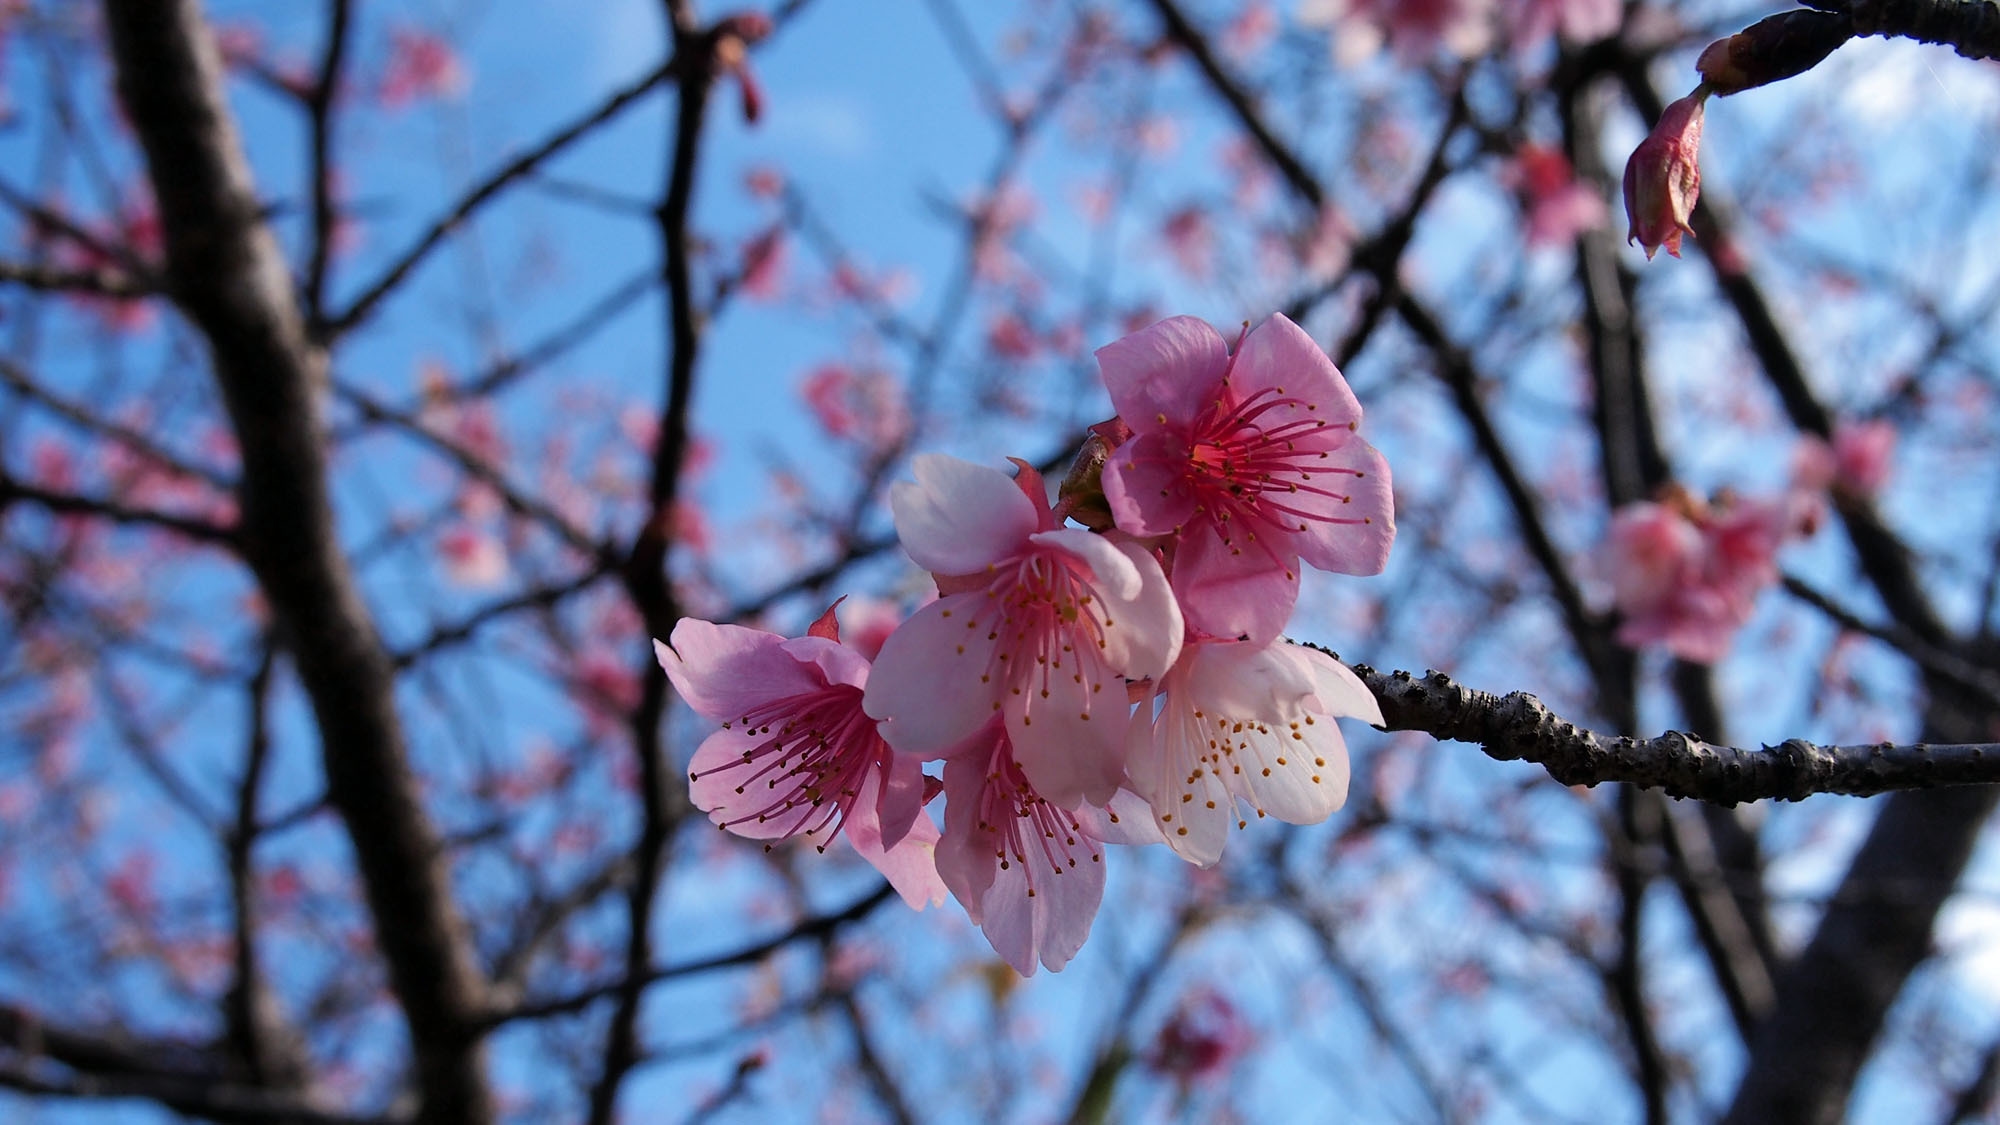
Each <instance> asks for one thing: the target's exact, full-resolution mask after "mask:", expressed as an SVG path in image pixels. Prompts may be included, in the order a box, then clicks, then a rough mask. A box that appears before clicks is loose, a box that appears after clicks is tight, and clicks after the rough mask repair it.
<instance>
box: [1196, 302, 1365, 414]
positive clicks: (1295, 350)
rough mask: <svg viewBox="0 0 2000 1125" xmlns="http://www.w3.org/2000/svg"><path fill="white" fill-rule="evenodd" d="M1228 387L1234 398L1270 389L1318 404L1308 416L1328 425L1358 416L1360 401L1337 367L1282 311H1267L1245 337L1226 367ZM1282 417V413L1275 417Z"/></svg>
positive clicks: (1246, 396) (1245, 396)
mask: <svg viewBox="0 0 2000 1125" xmlns="http://www.w3.org/2000/svg"><path fill="white" fill-rule="evenodd" d="M1229 387H1230V390H1231V391H1233V392H1234V393H1235V395H1236V397H1237V398H1239V399H1243V398H1249V397H1250V396H1251V395H1253V394H1255V393H1256V392H1258V391H1262V390H1272V391H1277V392H1280V393H1282V394H1283V395H1285V396H1287V397H1291V398H1298V399H1303V400H1304V401H1306V402H1310V403H1313V404H1314V405H1316V406H1318V407H1319V409H1318V410H1316V411H1313V416H1314V417H1315V418H1318V419H1320V420H1323V421H1325V422H1327V423H1328V424H1329V429H1332V427H1333V426H1334V425H1336V424H1338V425H1345V424H1347V423H1350V422H1352V423H1359V422H1360V421H1361V403H1360V401H1359V400H1357V399H1356V398H1355V397H1354V391H1353V390H1352V389H1351V388H1350V387H1348V385H1347V380H1346V379H1345V378H1343V377H1342V376H1341V374H1340V369H1339V368H1337V367H1335V366H1334V365H1333V360H1331V359H1329V358H1327V354H1326V353H1325V352H1323V351H1321V350H1320V346H1319V345H1318V344H1316V343H1314V342H1313V338H1312V337H1311V336H1308V335H1306V330H1305V329H1303V328H1300V327H1299V326H1298V325H1296V324H1294V323H1292V321H1291V320H1290V318H1288V317H1286V316H1285V314H1283V313H1273V314H1271V316H1270V317H1269V318H1267V319H1266V320H1265V321H1264V323H1262V324H1260V325H1258V326H1257V327H1256V328H1254V329H1252V330H1251V332H1250V335H1249V336H1248V337H1247V338H1246V339H1244V341H1243V346H1242V347H1241V348H1240V349H1238V350H1237V353H1236V364H1235V366H1234V367H1232V368H1230V371H1229ZM1290 409H1292V410H1294V411H1296V410H1298V409H1299V408H1296V407H1293V408H1290ZM1287 420H1289V419H1288V418H1287V417H1286V416H1285V415H1283V414H1279V415H1277V417H1276V419H1275V421H1278V422H1282V421H1287Z"/></svg>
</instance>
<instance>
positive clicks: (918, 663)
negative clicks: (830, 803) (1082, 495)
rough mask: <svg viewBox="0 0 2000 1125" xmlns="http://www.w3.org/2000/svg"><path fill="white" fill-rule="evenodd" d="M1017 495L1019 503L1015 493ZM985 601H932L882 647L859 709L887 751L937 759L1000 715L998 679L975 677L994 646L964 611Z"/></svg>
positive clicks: (976, 596) (979, 596)
mask: <svg viewBox="0 0 2000 1125" xmlns="http://www.w3.org/2000/svg"><path fill="white" fill-rule="evenodd" d="M1002 479H1004V478H1002ZM1010 487H1011V486H1010ZM1014 498H1015V499H1016V500H1019V499H1020V494H1019V493H1015V494H1014ZM985 597H986V595H985V593H983V592H978V593H970V594H954V595H952V596H951V597H948V598H942V599H940V600H938V601H935V602H932V603H931V604H929V605H927V606H925V607H924V608H922V609H920V610H918V611H917V612H916V615H915V616H913V617H911V618H910V619H909V620H908V621H905V622H903V624H902V625H901V626H899V627H897V629H896V631H895V632H893V633H891V634H889V639H888V640H886V641H884V642H883V643H882V653H881V655H879V656H877V657H876V658H875V668H874V671H873V672H871V673H870V674H869V677H868V691H867V694H866V695H864V696H863V697H862V702H861V708H862V710H864V711H866V712H867V713H868V715H869V717H870V718H873V719H877V720H880V721H881V724H882V737H883V739H884V740H885V741H887V742H888V743H889V745H890V746H893V747H895V748H896V749H897V750H899V751H901V752H903V753H908V754H917V755H919V756H923V757H938V756H940V755H942V754H943V753H944V752H945V751H946V750H949V749H951V748H953V747H954V746H956V745H957V744H958V743H960V742H963V741H964V740H965V739H966V738H967V737H968V736H969V735H972V734H974V733H975V732H977V731H978V730H979V729H980V728H981V727H982V726H984V725H986V723H987V722H988V720H990V719H992V717H993V715H994V713H995V712H996V711H998V709H999V699H998V696H999V693H1000V692H1001V691H1002V690H1004V688H1003V686H1002V684H1001V682H1000V678H999V677H997V676H994V677H992V678H990V679H989V680H988V681H986V682H984V683H982V682H981V679H980V678H981V677H982V676H986V675H988V672H987V669H988V667H989V666H991V664H992V663H993V648H994V641H992V640H989V639H988V638H987V633H986V632H985V631H983V630H968V629H967V628H966V627H965V625H964V624H963V623H964V622H965V621H967V620H970V614H969V612H967V611H969V610H970V609H971V608H973V607H974V606H976V605H978V604H979V602H980V601H983V600H984V599H985Z"/></svg>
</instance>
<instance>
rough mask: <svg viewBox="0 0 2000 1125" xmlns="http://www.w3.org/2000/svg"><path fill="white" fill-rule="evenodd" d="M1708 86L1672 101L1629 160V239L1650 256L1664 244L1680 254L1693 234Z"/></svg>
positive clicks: (1627, 181)
mask: <svg viewBox="0 0 2000 1125" xmlns="http://www.w3.org/2000/svg"><path fill="white" fill-rule="evenodd" d="M1707 97H1708V91H1707V89H1705V88H1701V89H1697V90H1696V91H1695V92H1694V93H1692V94H1689V95H1688V96H1687V97H1685V98H1682V99H1681V100H1679V101H1677V102H1675V103H1673V104H1672V105H1670V106H1668V107H1667V108H1666V111H1665V112H1663V113H1661V114H1660V123H1659V124H1657V125H1655V126H1653V132H1652V134H1651V135H1650V136H1648V137H1647V138H1646V139H1645V140H1644V141H1641V142H1640V143H1639V147H1638V148H1636V149H1634V150H1632V158H1631V159H1630V160H1627V161H1626V162H1625V215H1626V218H1627V219H1628V220H1629V221H1630V223H1631V227H1630V231H1629V233H1628V234H1627V236H1626V239H1625V241H1626V242H1628V243H1630V242H1637V243H1639V244H1640V245H1641V246H1644V247H1645V248H1646V258H1647V260H1648V261H1650V260H1652V257H1653V255H1654V254H1655V253H1656V252H1658V251H1659V249H1660V248H1661V247H1663V246H1664V247H1665V248H1666V251H1667V253H1669V254H1672V255H1673V256H1674V257H1676V258H1678V257H1680V256H1681V236H1682V235H1683V234H1693V233H1694V228H1693V227H1691V226H1689V225H1688V217H1689V216H1690V215H1692V214H1694V205H1695V201H1696V199H1698V198H1699V197H1700V195H1701V166H1700V163H1699V161H1700V156H1701V122H1702V103H1703V102H1704V101H1705V100H1706V99H1707Z"/></svg>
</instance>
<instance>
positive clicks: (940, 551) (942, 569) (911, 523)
mask: <svg viewBox="0 0 2000 1125" xmlns="http://www.w3.org/2000/svg"><path fill="white" fill-rule="evenodd" d="M911 470H912V472H913V473H914V474H915V476H916V478H917V479H916V482H915V483H911V482H909V481H897V482H896V483H895V484H894V485H893V486H892V487H891V488H890V489H889V507H890V508H891V509H892V510H893V511H894V512H895V516H896V537H897V538H898V539H900V540H901V541H902V544H903V549H904V550H905V551H907V552H909V555H910V558H912V559H914V560H915V561H916V563H917V565H918V566H921V567H923V568H924V569H925V570H930V571H935V572H937V573H939V574H971V573H973V572H974V571H979V570H984V569H986V568H987V567H988V566H991V565H992V564H994V563H997V562H999V561H1001V560H1003V559H1006V558H1009V557H1011V556H1012V555H1014V554H1016V553H1018V552H1019V551H1020V549H1021V544H1022V542H1023V541H1024V540H1026V539H1027V537H1028V536H1029V535H1032V534H1034V532H1035V531H1036V529H1037V527H1038V525H1039V521H1038V519H1037V518H1036V513H1035V506H1034V504H1033V503H1031V502H1030V501H1029V500H1028V498H1027V497H1026V496H1023V495H1022V494H1021V491H1020V489H1019V488H1018V487H1017V486H1016V485H1015V484H1014V481H1013V478H1011V477H1009V476H1008V475H1007V474H1006V473H1003V472H1001V471H1000V470H998V469H992V468H987V467H986V466H984V465H975V464H973V463H972V462H970V461H961V460H959V459H958V458H956V457H947V456H945V455H943V454H941V453H921V454H918V455H917V457H916V458H915V459H914V460H913V461H912V462H911Z"/></svg>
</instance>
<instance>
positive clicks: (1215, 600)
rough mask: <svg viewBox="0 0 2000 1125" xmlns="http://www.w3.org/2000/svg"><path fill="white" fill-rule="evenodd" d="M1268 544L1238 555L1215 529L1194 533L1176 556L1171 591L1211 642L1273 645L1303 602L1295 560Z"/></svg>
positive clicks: (1204, 527) (1198, 529)
mask: <svg viewBox="0 0 2000 1125" xmlns="http://www.w3.org/2000/svg"><path fill="white" fill-rule="evenodd" d="M1283 550H1284V547H1283V546H1282V545H1277V544H1268V543H1267V545H1266V548H1265V549H1264V550H1262V551H1260V550H1257V549H1255V548H1254V547H1250V548H1244V549H1237V548H1234V547H1231V546H1230V545H1229V544H1226V543H1224V542H1223V541H1222V537H1221V534H1220V533H1219V532H1218V531H1217V530H1216V528H1215V525H1214V524H1212V523H1202V524H1199V525H1197V526H1195V527H1190V528H1189V529H1188V530H1187V533H1186V534H1185V535H1184V536H1182V538H1181V540H1180V546H1179V548H1178V549H1177V550H1176V552H1175V554H1174V577H1173V589H1174V593H1175V595H1176V596H1177V597H1178V598H1179V600H1180V607H1181V612H1182V614H1183V615H1185V617H1186V618H1187V624H1188V626H1189V627H1190V628H1192V629H1194V631H1195V632H1197V633H1201V634H1204V635H1207V636H1210V637H1220V638H1235V637H1248V638H1249V639H1250V640H1252V641H1256V642H1259V643H1262V642H1265V641H1271V640H1275V639H1276V638H1277V637H1278V635H1279V634H1280V633H1282V632H1284V630H1285V623H1286V622H1288V621H1290V620H1291V617H1292V607H1293V606H1295V605H1297V604H1298V600H1299V570H1298V563H1297V560H1296V558H1294V557H1292V556H1289V555H1279V554H1275V553H1274V552H1283Z"/></svg>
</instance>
